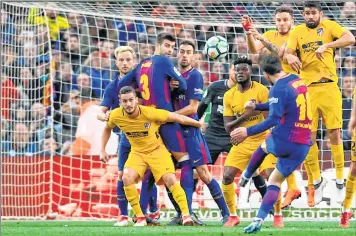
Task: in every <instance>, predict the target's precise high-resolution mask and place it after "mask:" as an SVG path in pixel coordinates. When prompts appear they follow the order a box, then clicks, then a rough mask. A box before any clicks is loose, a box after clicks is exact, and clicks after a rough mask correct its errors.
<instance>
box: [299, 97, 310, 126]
mask: <svg viewBox="0 0 356 236" xmlns="http://www.w3.org/2000/svg"><path fill="white" fill-rule="evenodd" d="M296 102H297V106H298V107H299V120H300V121H304V120H305V119H306V118H308V120H311V119H312V111H311V107H310V98H309V93H308V92H306V93H305V94H303V93H301V94H299V95H298V97H297V100H296Z"/></svg>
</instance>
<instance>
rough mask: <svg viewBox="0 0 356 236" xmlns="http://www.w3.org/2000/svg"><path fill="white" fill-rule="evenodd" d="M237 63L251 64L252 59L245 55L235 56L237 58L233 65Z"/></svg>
mask: <svg viewBox="0 0 356 236" xmlns="http://www.w3.org/2000/svg"><path fill="white" fill-rule="evenodd" d="M238 64H248V65H249V66H252V61H251V59H250V58H249V57H248V56H247V55H243V56H240V55H239V56H237V59H236V60H235V61H234V62H233V65H234V66H236V65H238Z"/></svg>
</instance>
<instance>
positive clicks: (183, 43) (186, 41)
mask: <svg viewBox="0 0 356 236" xmlns="http://www.w3.org/2000/svg"><path fill="white" fill-rule="evenodd" d="M182 45H189V46H192V48H193V52H195V45H194V43H192V42H191V41H189V40H184V41H182V42H181V43H180V44H179V47H180V46H182Z"/></svg>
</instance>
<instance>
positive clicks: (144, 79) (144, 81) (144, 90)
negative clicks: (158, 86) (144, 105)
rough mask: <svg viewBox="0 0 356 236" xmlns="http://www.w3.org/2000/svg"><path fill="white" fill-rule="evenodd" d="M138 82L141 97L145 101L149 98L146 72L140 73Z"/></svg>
mask: <svg viewBox="0 0 356 236" xmlns="http://www.w3.org/2000/svg"><path fill="white" fill-rule="evenodd" d="M140 84H141V86H140V87H141V95H142V98H143V99H144V100H146V101H147V100H149V99H150V89H149V88H148V76H147V75H146V74H143V75H141V77H140Z"/></svg>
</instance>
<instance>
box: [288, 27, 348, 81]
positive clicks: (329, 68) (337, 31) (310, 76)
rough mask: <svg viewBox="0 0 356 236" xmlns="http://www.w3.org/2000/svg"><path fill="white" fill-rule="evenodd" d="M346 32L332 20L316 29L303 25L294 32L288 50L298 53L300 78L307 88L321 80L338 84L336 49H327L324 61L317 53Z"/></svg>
mask: <svg viewBox="0 0 356 236" xmlns="http://www.w3.org/2000/svg"><path fill="white" fill-rule="evenodd" d="M345 31H346V30H345V29H344V28H343V27H342V26H341V25H339V24H338V23H336V22H334V21H331V20H322V21H321V22H320V24H319V25H318V27H316V28H315V29H309V28H308V27H307V26H306V25H305V24H302V25H298V26H296V27H295V28H294V29H293V30H292V32H291V33H290V36H289V40H288V43H287V48H289V49H292V50H294V51H296V52H297V54H298V56H299V58H300V61H301V63H302V68H301V71H300V77H301V79H302V80H303V81H304V82H305V83H306V85H307V86H308V85H310V84H311V83H313V82H318V81H319V80H320V79H321V78H328V79H331V80H333V81H335V82H336V83H337V82H338V77H337V73H336V65H335V59H334V49H332V48H328V49H326V50H325V52H324V53H323V57H324V58H323V59H322V60H319V59H318V58H317V57H316V54H315V51H316V50H317V49H318V48H319V47H320V46H321V45H323V44H326V43H330V42H333V41H335V39H337V38H340V37H341V36H342V34H343V33H344V32H345Z"/></svg>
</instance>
